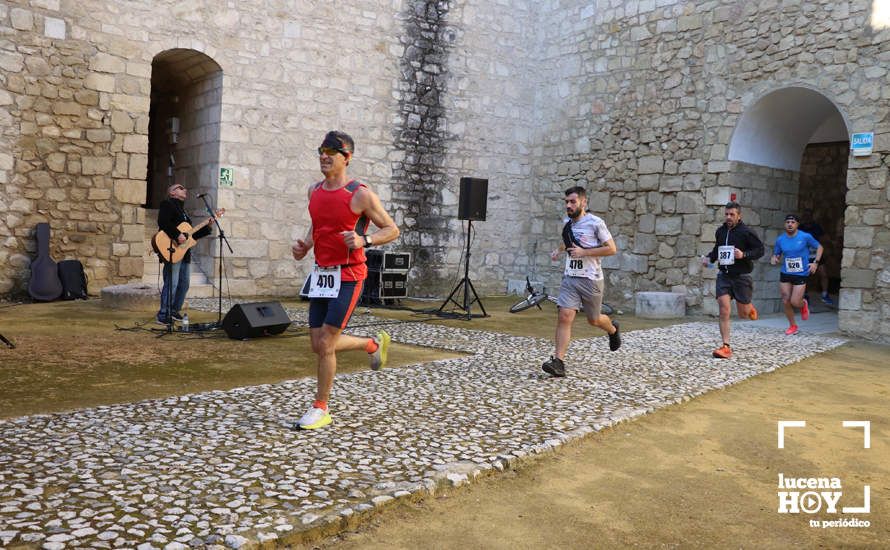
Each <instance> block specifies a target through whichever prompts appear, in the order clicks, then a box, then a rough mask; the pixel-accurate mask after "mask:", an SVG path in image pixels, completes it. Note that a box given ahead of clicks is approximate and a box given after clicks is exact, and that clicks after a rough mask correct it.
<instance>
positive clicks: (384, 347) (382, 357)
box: [371, 330, 392, 370]
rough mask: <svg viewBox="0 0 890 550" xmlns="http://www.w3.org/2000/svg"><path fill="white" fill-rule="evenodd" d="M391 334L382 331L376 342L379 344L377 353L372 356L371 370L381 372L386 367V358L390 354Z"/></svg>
mask: <svg viewBox="0 0 890 550" xmlns="http://www.w3.org/2000/svg"><path fill="white" fill-rule="evenodd" d="M390 340H392V338H390V336H389V333H388V332H386V331H385V330H381V331H380V332H378V333H377V336H376V337H375V338H374V341H375V342H377V351H375V352H374V353H372V354H371V370H380V369H382V368H383V367H385V366H386V356H387V355H388V354H389V341H390Z"/></svg>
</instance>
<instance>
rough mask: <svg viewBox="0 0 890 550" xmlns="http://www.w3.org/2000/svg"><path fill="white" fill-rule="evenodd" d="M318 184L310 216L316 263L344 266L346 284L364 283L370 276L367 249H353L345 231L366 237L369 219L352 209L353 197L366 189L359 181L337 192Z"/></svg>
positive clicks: (350, 183)
mask: <svg viewBox="0 0 890 550" xmlns="http://www.w3.org/2000/svg"><path fill="white" fill-rule="evenodd" d="M323 183H324V182H322V183H318V184H316V186H315V189H313V190H312V194H311V195H310V196H309V216H310V217H311V218H312V241H313V242H314V243H315V245H314V246H315V263H317V264H318V265H319V266H321V267H331V266H335V265H339V266H342V269H341V270H340V274H341V280H343V281H364V280H365V278H367V276H368V267H367V266H366V265H365V250H364V248H357V249H352V250H350V249H349V248H347V247H346V243H344V242H343V235H341V234H340V233H342V232H343V231H355V232H357V233H359V234H364V233H365V231H367V229H368V219H367V218H365V217H364V216H362V215H360V214H356V213H355V212H353V211H352V209H351V208H350V207H349V203H350V201H352V195H353V194H354V193H355V191H357V190H358V188H359V187H361V186H364V184H363V183H360V182H358V181H356V180H352V181H350V182H349V183H348V184H347V185H345V186H344V187H341V188H339V189H336V190H334V191H328V190H326V189H325V188H324V185H323Z"/></svg>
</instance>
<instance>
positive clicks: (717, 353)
mask: <svg viewBox="0 0 890 550" xmlns="http://www.w3.org/2000/svg"><path fill="white" fill-rule="evenodd" d="M712 355H713V356H714V357H716V358H717V359H729V358H730V357H732V350H731V349H729V344H723V345H722V346H720V347H719V348H717V349H715V350H714V352H713V354H712Z"/></svg>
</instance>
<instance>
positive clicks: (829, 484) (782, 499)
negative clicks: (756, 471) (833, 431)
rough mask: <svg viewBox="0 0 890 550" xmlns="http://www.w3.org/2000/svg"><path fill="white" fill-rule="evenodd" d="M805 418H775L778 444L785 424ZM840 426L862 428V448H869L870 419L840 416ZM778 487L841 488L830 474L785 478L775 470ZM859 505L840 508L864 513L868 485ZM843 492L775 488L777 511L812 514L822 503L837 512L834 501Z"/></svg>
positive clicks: (781, 446) (801, 424)
mask: <svg viewBox="0 0 890 550" xmlns="http://www.w3.org/2000/svg"><path fill="white" fill-rule="evenodd" d="M806 426H807V421H806V420H779V421H778V428H779V429H778V447H779V449H784V448H785V430H786V429H788V428H806ZM841 426H842V427H844V428H862V448H863V449H870V448H871V422H870V421H868V420H844V421H842V422H841ZM779 488H780V489H841V482H840V479H838V478H836V477H833V478H786V477H785V476H784V475H783V474H779ZM862 493H863V494H862V499H863V502H864V505H863V506H844V507H843V508H841V512H842V513H844V514H868V513H869V512H870V510H871V486H869V485H865V486H863V488H862ZM842 494H843V493H842V492H841V491H819V492H817V491H812V490H811V491H805V492H799V491H778V496H779V513H780V514H788V513H792V514H797V513H799V512H800V511H803V512H806V513H808V514H815V513H817V512H819V511H820V510H821V509H822V504H823V503H824V504H825V505H826V510H825V511H826V512H827V513H832V514H833V513H837V502H838V500H840V497H841V495H842Z"/></svg>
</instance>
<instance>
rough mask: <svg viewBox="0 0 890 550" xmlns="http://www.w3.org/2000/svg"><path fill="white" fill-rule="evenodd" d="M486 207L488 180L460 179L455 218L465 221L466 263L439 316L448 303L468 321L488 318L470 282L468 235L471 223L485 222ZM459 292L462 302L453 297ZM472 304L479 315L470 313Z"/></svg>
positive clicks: (443, 303) (470, 230)
mask: <svg viewBox="0 0 890 550" xmlns="http://www.w3.org/2000/svg"><path fill="white" fill-rule="evenodd" d="M487 206H488V180H487V179H482V178H461V179H460V196H459V198H458V205H457V218H458V219H460V220H467V237H466V242H467V251H466V256H465V258H464V261H465V262H466V263H465V264H464V277H463V279H461V280H460V282H458V283H457V286H455V287H454V290H452V291H451V294H449V295H448V298H445V301H444V302H442V305H441V306H439V310H438V312H437V313H438V314H440V315H441V314H443V313H444V309H445V306H447V305H448V304H449V303H453V304H454V305H455V306H457V307H458V308H459V309H460V310H462V311H463V312H464V313H466V317H467V320H468V321H469V320H470V318H471V317H488V313H487V312H486V311H485V306H484V305H482V300H480V299H479V295H478V294H477V293H476V289H475V288H474V287H473V282H472V281H470V235H471V233H472V230H473V221H474V220H475V221H485V213H486V209H487ZM461 290H462V291H463V300H462V302H458V301H457V300H455V299H454V297H455V295H456V294H457V293H458V292H460V291H461ZM470 294H472V295H473V299H472V300H471V299H470ZM474 303H478V304H479V308H480V309H481V310H482V314H481V315H473V314H472V313H471V312H470V310H471V309H472V307H473V304H474Z"/></svg>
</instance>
